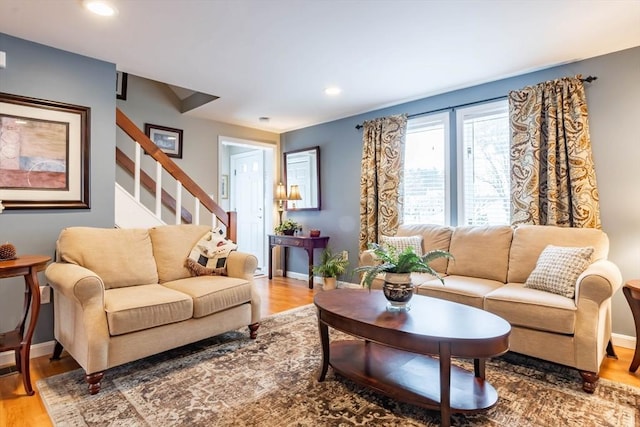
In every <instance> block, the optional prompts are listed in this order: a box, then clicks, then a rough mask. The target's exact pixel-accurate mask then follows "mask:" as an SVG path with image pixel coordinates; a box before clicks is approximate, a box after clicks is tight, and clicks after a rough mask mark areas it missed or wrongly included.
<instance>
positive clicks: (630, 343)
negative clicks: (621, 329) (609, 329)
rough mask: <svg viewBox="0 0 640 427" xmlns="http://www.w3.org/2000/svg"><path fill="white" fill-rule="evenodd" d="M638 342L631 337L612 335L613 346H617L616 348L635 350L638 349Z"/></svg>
mask: <svg viewBox="0 0 640 427" xmlns="http://www.w3.org/2000/svg"><path fill="white" fill-rule="evenodd" d="M636 340H637V338H634V337H632V336H630V335H621V334H615V333H613V334H611V342H613V345H615V346H616V347H624V348H630V349H634V348H636Z"/></svg>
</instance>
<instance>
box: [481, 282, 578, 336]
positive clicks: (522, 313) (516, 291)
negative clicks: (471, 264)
mask: <svg viewBox="0 0 640 427" xmlns="http://www.w3.org/2000/svg"><path fill="white" fill-rule="evenodd" d="M484 309H485V310H487V311H490V312H491V313H493V314H497V315H498V316H500V317H502V318H503V319H505V320H506V321H508V322H509V323H511V325H512V326H521V327H525V328H529V329H537V330H540V331H548V332H554V333H558V334H567V335H570V334H573V333H574V332H575V321H576V311H577V307H576V304H575V301H574V300H573V299H572V298H566V297H563V296H561V295H556V294H552V293H550V292H545V291H540V290H537V289H529V288H525V287H524V284H523V283H507V284H506V285H504V286H501V287H500V288H497V289H496V290H494V291H492V292H490V293H489V294H488V295H487V296H486V297H485V300H484Z"/></svg>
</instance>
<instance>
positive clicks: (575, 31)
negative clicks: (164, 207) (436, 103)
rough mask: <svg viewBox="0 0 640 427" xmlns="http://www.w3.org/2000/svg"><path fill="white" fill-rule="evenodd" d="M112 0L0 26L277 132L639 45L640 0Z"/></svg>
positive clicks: (24, 16)
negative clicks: (97, 10) (332, 92)
mask: <svg viewBox="0 0 640 427" xmlns="http://www.w3.org/2000/svg"><path fill="white" fill-rule="evenodd" d="M112 2H113V3H114V4H115V5H116V7H117V8H118V10H119V14H118V16H117V17H116V18H101V17H98V16H94V15H91V14H90V13H89V12H87V11H86V10H84V9H83V8H82V7H81V2H80V0H1V1H0V32H4V33H7V34H10V35H13V36H16V37H20V38H23V39H27V40H31V41H34V42H38V43H42V44H45V45H49V46H53V47H56V48H60V49H63V50H67V51H72V52H76V53H79V54H83V55H87V56H90V57H93V58H98V59H101V60H105V61H109V62H112V63H115V64H116V66H117V68H118V70H121V71H125V72H128V73H131V74H135V75H138V76H142V77H146V78H149V79H153V80H157V81H161V82H165V83H168V84H171V85H175V86H179V87H183V88H188V89H191V90H194V91H198V92H204V93H208V94H212V95H217V96H219V97H220V99H218V100H216V101H213V102H211V103H209V104H207V105H205V106H202V107H200V108H198V109H196V110H193V111H191V112H189V113H187V114H188V115H192V116H197V117H203V118H209V119H213V120H218V121H222V122H228V123H234V124H239V125H244V126H250V127H253V128H258V129H264V130H269V131H273V132H278V133H280V132H285V131H288V130H293V129H298V128H302V127H306V126H310V125H314V124H318V123H323V122H327V121H331V120H335V119H339V118H343V117H347V116H351V115H354V114H359V113H363V112H367V111H371V110H374V109H378V108H382V107H386V106H390V105H395V104H398V103H401V102H405V101H409V100H414V99H419V98H423V97H426V96H430V95H435V94H438V93H443V92H448V91H450V90H454V89H459V88H463V87H468V86H472V85H476V84H480V83H484V82H489V81H493V80H497V79H501V78H504V77H508V76H513V75H517V74H521V73H524V72H529V71H534V70H538V69H542V68H547V67H550V66H554V65H558V64H563V63H567V62H572V61H576V60H581V59H585V58H590V57H593V56H598V55H602V54H606V53H609V52H614V51H619V50H623V49H627V48H630V47H635V46H640V0H423V1H419V0H235V1H234V0H113V1H112ZM7 66H9V67H10V66H11V56H10V54H8V55H7ZM329 85H337V86H340V87H341V88H342V94H340V95H339V96H336V97H328V96H327V95H325V94H324V93H323V90H324V89H325V87H327V86H329ZM261 116H267V117H270V118H271V120H270V121H269V122H268V123H263V122H260V121H259V120H258V118H259V117H261Z"/></svg>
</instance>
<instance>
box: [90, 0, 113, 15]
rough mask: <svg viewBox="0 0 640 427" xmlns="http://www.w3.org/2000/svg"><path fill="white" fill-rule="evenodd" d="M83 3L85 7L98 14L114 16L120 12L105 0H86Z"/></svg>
mask: <svg viewBox="0 0 640 427" xmlns="http://www.w3.org/2000/svg"><path fill="white" fill-rule="evenodd" d="M83 4H84V7H85V8H87V9H88V10H89V11H91V12H93V13H95V14H96V15H100V16H114V15H117V14H118V9H116V8H115V7H114V6H113V5H112V4H111V3H110V2H108V1H105V0H84V2H83Z"/></svg>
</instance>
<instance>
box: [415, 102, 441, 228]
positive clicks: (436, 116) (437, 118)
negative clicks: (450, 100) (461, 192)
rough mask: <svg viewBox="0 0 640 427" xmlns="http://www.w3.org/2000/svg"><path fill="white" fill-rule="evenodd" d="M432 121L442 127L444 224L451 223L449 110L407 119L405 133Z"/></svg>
mask: <svg viewBox="0 0 640 427" xmlns="http://www.w3.org/2000/svg"><path fill="white" fill-rule="evenodd" d="M434 123H437V124H442V125H443V127H444V194H445V201H444V221H445V222H444V224H443V225H451V167H450V166H451V124H450V123H451V119H450V112H449V111H445V112H442V113H433V114H428V115H424V116H420V117H415V118H411V119H409V120H408V121H407V134H409V133H411V132H415V131H419V130H420V129H422V128H424V127H428V126H430V125H432V124H434Z"/></svg>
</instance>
